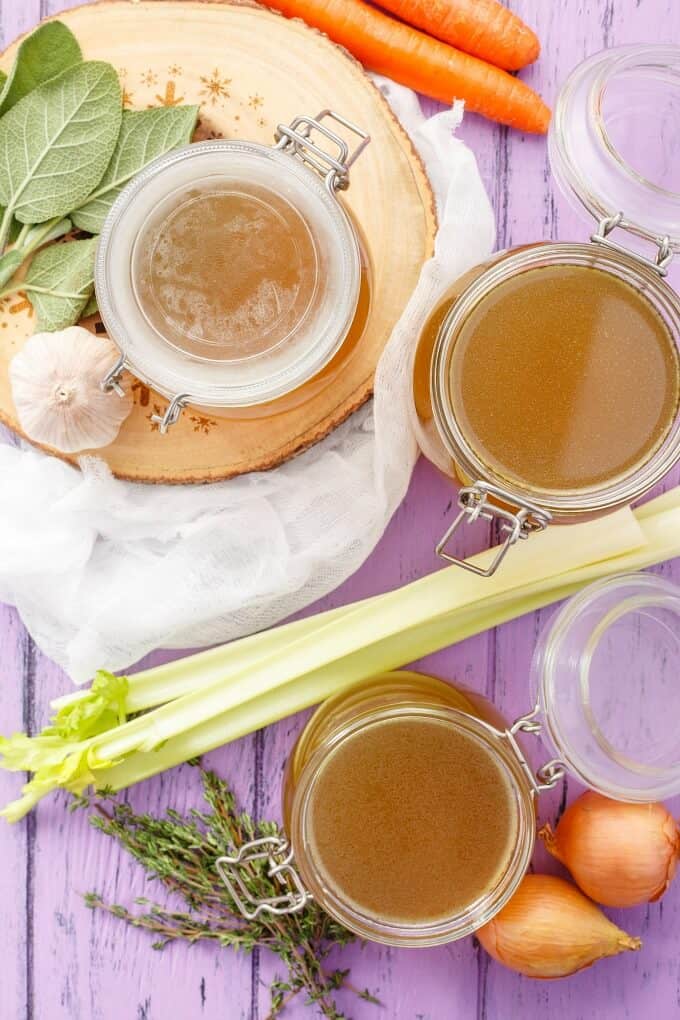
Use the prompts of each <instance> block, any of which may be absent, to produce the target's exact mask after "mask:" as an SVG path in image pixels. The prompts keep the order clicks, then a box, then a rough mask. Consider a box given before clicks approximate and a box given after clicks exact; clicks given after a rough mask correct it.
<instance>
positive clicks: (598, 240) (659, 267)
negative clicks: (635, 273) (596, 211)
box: [590, 212, 673, 276]
mask: <svg viewBox="0 0 680 1020" xmlns="http://www.w3.org/2000/svg"><path fill="white" fill-rule="evenodd" d="M617 227H621V229H622V230H631V229H632V228H631V227H630V225H629V224H628V223H627V222H626V219H625V217H624V215H623V213H622V212H618V213H616V214H615V215H614V216H605V217H604V218H603V219H601V220H600V222H599V223H598V226H597V231H596V232H595V233H594V234H592V235H591V238H590V240H591V241H592V242H593V244H601V245H603V246H604V247H606V248H610V249H611V250H612V251H616V252H618V253H619V255H627V256H628V258H632V259H635V260H636V261H637V262H641V263H642V265H643V266H646V267H647V269H653V270H654V272H655V273H658V274H659V276H668V267H669V266H670V264H671V262H672V260H673V247H672V245H671V239H670V237H668V236H666V237H659V238H657V241H656V246H657V253H656V258H655V259H650V258H647V256H646V255H641V254H640V253H639V252H636V251H633V249H632V248H626V246H625V245H623V244H619V242H618V241H612V239H611V237H610V236H609V235H610V234H611V233H612V231H614V230H616V228H617Z"/></svg>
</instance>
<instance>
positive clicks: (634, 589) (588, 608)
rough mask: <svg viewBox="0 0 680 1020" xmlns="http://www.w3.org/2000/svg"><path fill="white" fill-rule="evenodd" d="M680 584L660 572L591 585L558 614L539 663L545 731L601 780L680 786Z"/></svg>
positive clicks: (593, 779) (593, 783)
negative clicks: (659, 573)
mask: <svg viewBox="0 0 680 1020" xmlns="http://www.w3.org/2000/svg"><path fill="white" fill-rule="evenodd" d="M679 675H680V588H678V587H677V585H674V584H671V583H670V582H669V581H666V580H665V579H664V578H661V577H656V576H654V575H653V574H622V575H619V576H618V577H611V578H607V579H606V580H604V581H599V582H597V583H596V584H593V585H590V586H588V587H587V588H584V589H583V591H581V592H579V594H578V595H576V596H574V597H573V598H572V599H570V600H569V602H567V603H565V605H564V606H562V607H561V608H560V609H558V611H557V612H556V613H555V615H554V617H553V618H552V620H551V621H550V622H549V623H548V625H547V626H546V628H545V630H544V631H543V634H542V635H541V638H540V640H539V643H538V645H537V647H536V652H535V655H534V661H533V667H532V686H533V693H534V697H535V701H536V703H537V704H538V705H540V710H541V715H542V717H543V722H544V727H545V732H546V734H547V738H548V741H549V743H550V745H551V746H552V748H553V749H554V750H555V752H556V753H557V755H558V756H559V757H560V759H561V760H562V761H564V762H565V763H566V766H565V767H566V768H568V769H569V771H570V772H571V773H572V775H575V776H576V777H577V778H578V779H579V780H580V781H581V782H582V783H584V784H586V785H587V786H589V787H590V788H591V789H594V790H599V792H600V793H603V794H604V795H605V796H607V797H613V798H615V799H618V800H626V801H635V802H638V803H647V802H650V801H659V800H665V799H666V798H668V797H674V796H675V795H676V794H679V793H680V730H679V728H678V718H680V684H679V683H678V676H679Z"/></svg>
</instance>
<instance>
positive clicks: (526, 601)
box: [95, 489, 680, 790]
mask: <svg viewBox="0 0 680 1020" xmlns="http://www.w3.org/2000/svg"><path fill="white" fill-rule="evenodd" d="M658 505H659V506H663V507H666V509H665V510H664V512H663V513H658V514H654V515H652V514H650V512H649V510H646V515H645V516H642V517H641V526H642V531H643V534H644V538H645V545H644V546H642V547H641V548H639V549H635V550H633V551H629V552H626V553H623V554H621V555H619V556H616V557H613V558H612V559H611V560H606V561H598V562H595V563H591V564H587V565H585V566H582V567H580V568H578V569H575V570H571V571H567V572H565V573H564V574H562V575H560V576H558V577H557V578H552V579H549V580H546V581H545V582H544V583H543V584H542V585H539V586H538V587H537V586H532V585H531V584H527V585H526V588H527V589H531V591H530V592H529V593H528V594H524V593H522V594H521V595H520V594H519V593H518V592H514V593H505V594H503V595H500V596H497V597H495V598H492V599H489V600H488V601H486V602H485V603H484V606H483V608H482V609H481V610H480V608H479V607H470V608H469V609H466V610H462V611H461V610H457V611H455V612H452V613H451V614H447V615H445V616H443V617H442V616H440V617H436V618H434V619H433V620H431V621H429V622H428V623H427V624H426V625H425V626H424V627H421V629H420V631H419V633H418V634H417V635H416V636H414V635H413V634H412V633H411V632H410V631H404V632H401V633H400V634H397V635H394V636H392V637H390V638H387V639H384V640H383V641H381V642H378V643H377V644H376V645H374V646H372V647H370V648H367V649H363V650H361V651H358V652H355V653H354V654H353V655H350V656H348V657H347V658H343V659H339V660H336V661H335V662H332V663H329V664H328V665H326V666H324V667H322V668H320V669H317V670H315V671H314V672H312V673H310V674H307V675H306V676H302V677H299V678H296V679H294V680H292V681H290V682H289V683H288V684H286V685H284V686H282V687H279V688H275V689H274V690H272V691H269V692H267V693H265V694H263V695H260V696H259V697H254V698H251V699H250V700H249V701H246V702H244V703H243V704H241V705H238V706H237V707H236V708H233V709H231V710H229V711H225V712H223V713H221V714H220V715H218V716H216V717H215V718H213V719H211V720H209V721H208V722H206V723H203V724H202V725H200V726H196V727H195V728H193V729H190V730H187V731H186V732H183V733H181V734H180V735H179V736H177V737H175V738H173V739H172V740H169V741H167V743H165V744H164V745H163V746H162V747H161V748H159V749H158V750H156V751H152V752H138V753H136V754H133V755H130V756H129V757H127V758H126V759H125V760H124V761H122V762H121V763H120V764H119V765H116V766H113V767H112V768H110V769H109V770H107V772H106V774H105V775H102V777H101V779H100V778H99V777H98V776H97V775H96V772H95V785H97V783H98V784H99V785H100V786H102V785H104V782H105V783H106V785H107V787H110V788H111V789H113V790H122V789H124V788H126V787H128V786H132V785H133V784H135V783H137V782H140V781H141V780H143V779H147V778H149V777H150V776H153V775H156V774H157V773H159V772H164V771H165V770H166V769H169V768H172V767H174V766H175V765H180V764H181V763H182V762H185V761H188V760H189V759H190V758H194V757H198V756H200V755H201V754H206V753H207V752H208V751H212V750H214V749H216V748H218V747H221V746H222V745H223V744H227V743H229V742H230V741H232V740H235V739H237V738H238V737H242V736H245V735H246V734H247V733H251V732H253V731H254V730H257V729H261V728H262V727H263V726H268V725H269V724H270V723H273V722H276V721H278V720H279V719H282V718H284V717H285V716H288V715H292V714H293V713H295V712H299V711H302V710H303V709H305V708H309V707H310V706H312V705H315V704H318V703H319V702H320V701H323V700H325V699H326V698H328V697H331V696H332V695H335V694H338V693H341V692H342V691H343V690H345V689H346V688H348V687H350V686H351V685H352V684H354V683H357V682H359V681H361V680H363V679H367V678H368V677H371V676H375V675H376V674H379V673H382V672H385V671H388V670H391V669H395V668H397V667H399V666H402V665H404V664H405V663H407V662H409V661H413V660H415V659H419V658H422V657H423V656H424V655H427V654H430V653H431V652H434V651H437V650H438V649H440V648H443V647H446V646H447V645H450V644H454V643H456V642H458V641H463V640H464V639H465V638H467V637H471V636H472V635H474V634H478V633H481V632H483V631H485V630H490V629H491V628H492V627H496V626H499V625H500V624H502V623H506V622H507V621H508V620H511V619H514V618H515V617H517V616H521V615H523V614H524V613H530V612H533V611H534V610H536V609H541V608H543V607H544V606H547V605H550V604H551V603H553V602H559V601H560V600H562V599H564V598H568V597H569V596H571V595H573V594H574V593H575V592H576V591H578V590H580V589H581V588H583V587H584V586H585V585H587V584H590V583H592V582H593V581H596V580H599V579H601V578H602V577H606V576H609V575H611V574H616V573H625V572H628V571H636V570H643V569H644V568H646V567H650V566H653V565H654V564H656V563H661V562H664V561H665V560H668V559H672V558H674V557H676V556H679V555H680V521H678V512H677V511H678V510H679V509H680V489H679V490H678V491H677V493H676V495H675V497H674V498H673V497H672V496H671V494H668V496H667V497H661V498H660V500H659V503H658ZM530 697H531V695H530V692H529V689H528V684H527V706H526V707H527V710H529V709H530V708H533V706H532V705H530V703H529V699H530Z"/></svg>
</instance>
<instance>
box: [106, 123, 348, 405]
mask: <svg viewBox="0 0 680 1020" xmlns="http://www.w3.org/2000/svg"><path fill="white" fill-rule="evenodd" d="M326 115H327V116H333V117H335V115H331V114H326ZM322 116H323V115H322ZM320 119H321V118H319V120H320ZM299 122H303V123H302V124H301V125H300V123H299ZM343 123H345V122H344V121H343ZM312 127H314V128H317V129H319V130H320V131H321V133H322V134H323V135H326V137H330V138H331V139H332V140H333V141H334V142H337V143H339V144H340V145H341V146H343V147H344V151H342V150H341V152H340V154H339V156H338V158H337V159H336V158H335V157H334V156H329V155H328V154H327V153H325V151H324V150H322V149H321V148H319V147H318V146H317V145H315V144H314V143H313V142H312V141H311V140H310V138H309V132H310V131H311V130H312ZM281 130H282V131H283V132H284V137H283V141H282V142H281V143H279V145H278V146H276V147H268V146H264V145H259V144H256V143H252V142H241V141H238V142H236V141H221V140H218V141H210V142H202V143H198V144H194V145H191V146H188V147H186V148H183V149H179V150H175V151H173V152H170V153H168V154H167V155H165V156H163V157H161V158H159V159H157V160H155V161H154V162H153V163H151V164H150V165H149V166H148V167H146V169H145V170H144V171H143V172H142V173H141V174H139V175H138V176H137V177H135V178H134V179H133V181H131V182H130V184H129V185H128V186H127V187H126V188H125V189H124V190H123V191H122V193H121V194H120V195H119V197H118V199H117V201H116V202H115V204H114V206H113V208H112V210H111V212H110V214H109V216H108V218H107V221H106V223H105V226H104V229H103V231H102V235H101V242H100V246H99V251H98V256H97V263H96V269H95V286H96V293H97V299H98V302H99V307H100V310H101V315H102V319H103V321H104V323H105V325H106V327H107V330H108V332H109V335H110V337H111V339H112V340H113V341H114V342H115V343H116V345H117V346H118V348H119V349H120V351H121V354H122V357H123V359H124V367H126V368H129V369H130V370H131V371H132V372H133V373H134V374H135V375H137V376H138V377H139V378H141V379H142V380H143V381H144V382H146V383H147V384H148V385H150V386H151V387H152V388H154V389H156V390H157V391H159V392H160V393H162V394H164V395H165V396H167V397H168V398H170V399H173V400H174V399H176V398H179V400H180V401H181V403H182V404H184V403H189V404H195V405H202V406H206V407H215V408H217V407H225V408H227V407H239V406H248V405H253V404H258V403H263V402H265V401H269V400H273V399H275V398H276V397H279V396H281V395H282V394H283V393H286V392H289V391H290V390H293V389H295V388H297V387H298V386H300V385H301V384H303V383H304V382H305V381H306V380H307V379H309V378H311V377H312V376H313V375H315V374H316V373H317V372H318V371H320V370H321V369H322V368H323V367H324V365H325V364H326V363H327V362H328V361H329V360H330V359H331V358H332V357H333V355H334V354H335V353H336V351H337V350H338V348H339V346H340V345H341V344H342V342H343V340H344V338H345V336H346V334H347V331H348V329H349V327H350V325H351V322H352V319H353V317H354V315H355V312H356V307H357V301H358V297H359V287H360V251H359V244H358V240H357V235H356V232H355V230H354V227H353V225H352V223H351V221H350V219H349V217H348V216H347V214H346V213H345V211H344V209H343V207H342V205H341V204H340V202H339V201H338V199H337V197H336V191H337V190H339V189H340V188H344V187H346V186H347V181H348V179H347V169H348V167H349V165H350V163H351V162H353V159H354V158H356V156H357V155H358V153H359V151H361V149H362V148H363V144H365V143H366V138H365V137H364V142H363V144H362V145H361V146H360V147H359V149H357V151H356V152H355V153H354V154H353V155H352V156H348V147H347V145H346V144H345V143H344V142H342V139H340V138H339V136H337V135H335V134H334V133H333V132H330V131H329V130H328V129H327V128H324V127H323V126H320V125H319V121H313V120H312V119H311V118H298V121H296V122H294V124H293V125H292V126H291V128H285V127H284V128H282V129H281ZM291 138H292V141H291ZM302 146H304V147H305V151H304V152H303V151H302V148H301V147H302ZM324 160H325V161H326V162H325V163H324ZM338 167H339V168H340V170H338V169H337V168H338ZM322 170H323V171H325V172H322ZM109 382H110V381H109Z"/></svg>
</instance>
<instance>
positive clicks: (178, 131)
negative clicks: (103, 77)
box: [70, 106, 198, 234]
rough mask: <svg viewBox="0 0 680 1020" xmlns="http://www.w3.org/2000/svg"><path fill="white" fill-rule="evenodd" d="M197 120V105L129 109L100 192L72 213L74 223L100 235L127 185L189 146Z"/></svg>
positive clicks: (124, 115) (100, 186)
mask: <svg viewBox="0 0 680 1020" xmlns="http://www.w3.org/2000/svg"><path fill="white" fill-rule="evenodd" d="M197 118H198V107H197V106H174V107H171V106H167V107H159V108H157V109H151V110H125V112H124V113H123V121H122V124H121V128H120V135H119V137H118V141H117V143H116V148H115V149H114V151H113V156H112V157H111V162H110V163H109V165H108V167H107V168H106V172H105V174H104V176H103V178H102V179H101V181H100V183H99V186H98V188H97V190H96V191H95V192H94V194H92V195H91V196H90V197H89V198H88V200H87V202H85V203H84V204H83V205H81V207H80V208H79V209H77V210H76V209H72V210H70V212H71V219H72V220H73V222H74V224H75V225H76V226H77V227H80V229H81V230H87V231H88V232H89V233H90V234H98V233H100V232H101V229H102V226H103V225H104V220H105V219H106V216H107V214H108V211H109V209H110V208H111V206H112V205H113V203H114V201H115V199H116V198H117V196H118V194H119V193H120V192H121V191H122V189H123V188H124V186H125V185H126V184H127V182H128V181H129V180H130V179H131V178H132V177H134V176H135V174H137V173H139V171H140V170H142V169H143V168H144V167H145V166H146V165H147V163H150V162H151V160H153V159H156V158H157V157H158V156H162V155H163V154H164V153H166V152H169V151H170V149H176V148H177V147H178V146H180V145H187V144H188V143H189V142H190V141H191V136H192V134H193V133H194V128H195V126H196V120H197Z"/></svg>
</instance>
